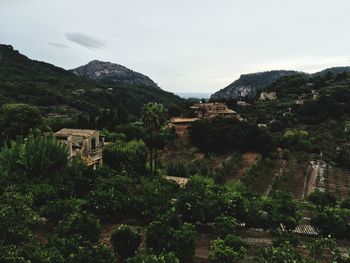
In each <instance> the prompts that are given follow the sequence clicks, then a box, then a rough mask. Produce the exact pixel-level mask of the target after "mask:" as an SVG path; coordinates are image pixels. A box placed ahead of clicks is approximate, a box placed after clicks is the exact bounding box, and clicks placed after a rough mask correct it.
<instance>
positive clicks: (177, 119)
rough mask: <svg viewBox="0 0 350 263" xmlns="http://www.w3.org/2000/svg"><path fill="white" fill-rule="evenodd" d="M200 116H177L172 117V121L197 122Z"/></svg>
mask: <svg viewBox="0 0 350 263" xmlns="http://www.w3.org/2000/svg"><path fill="white" fill-rule="evenodd" d="M197 120H198V118H179V117H175V118H172V119H171V123H186V122H195V121H197Z"/></svg>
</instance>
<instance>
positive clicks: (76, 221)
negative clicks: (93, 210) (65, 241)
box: [54, 212, 101, 242]
mask: <svg viewBox="0 0 350 263" xmlns="http://www.w3.org/2000/svg"><path fill="white" fill-rule="evenodd" d="M100 233H101V227H100V223H99V221H98V220H97V219H96V218H95V217H94V216H93V215H91V214H88V213H87V212H75V213H73V214H70V215H69V216H67V217H66V218H65V219H64V220H63V221H60V222H59V224H58V225H57V226H56V227H55V229H54V236H55V238H57V237H58V238H76V239H77V240H79V241H90V242H96V241H97V240H98V239H99V236H100Z"/></svg>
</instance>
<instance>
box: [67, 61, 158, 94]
mask: <svg viewBox="0 0 350 263" xmlns="http://www.w3.org/2000/svg"><path fill="white" fill-rule="evenodd" d="M71 72H73V73H74V74H76V75H78V76H82V77H86V78H89V79H94V80H106V81H113V82H119V83H124V84H130V85H144V86H148V87H153V88H157V89H160V88H159V87H158V85H157V84H156V83H155V82H154V81H153V80H151V79H150V78H149V77H147V76H145V75H143V74H141V73H139V72H135V71H133V70H131V69H128V68H126V67H124V66H122V65H119V64H114V63H111V62H103V61H99V60H93V61H90V62H89V63H88V64H86V65H84V66H80V67H77V68H75V69H72V70H71Z"/></svg>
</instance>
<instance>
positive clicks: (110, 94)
mask: <svg viewBox="0 0 350 263" xmlns="http://www.w3.org/2000/svg"><path fill="white" fill-rule="evenodd" d="M0 57H1V59H0V106H1V105H2V104H5V103H27V104H30V105H34V106H38V107H39V108H40V109H41V111H42V113H43V114H45V115H48V114H57V115H60V114H61V115H62V114H63V115H69V116H77V115H78V114H89V113H94V114H97V113H98V112H99V111H100V110H102V109H113V108H116V107H121V108H124V109H125V110H127V111H128V113H129V114H130V115H132V116H134V117H135V118H136V117H137V116H139V114H140V111H141V109H142V106H143V105H144V104H146V103H148V102H158V103H162V104H164V105H165V106H166V107H168V108H169V107H171V106H178V105H182V103H183V102H184V100H183V99H181V98H180V97H179V96H176V95H174V94H173V93H170V92H167V91H164V90H161V89H158V88H154V87H150V86H145V85H142V84H138V85H132V84H124V83H119V82H118V83H116V82H108V81H96V80H91V79H88V78H84V77H79V76H77V75H75V74H74V73H73V72H71V71H68V70H65V69H63V68H60V67H56V66H55V65H52V64H49V63H46V62H42V61H37V60H33V59H30V58H28V57H27V56H25V55H23V54H21V53H20V52H19V51H17V50H15V49H14V48H13V47H12V46H10V45H2V44H0Z"/></svg>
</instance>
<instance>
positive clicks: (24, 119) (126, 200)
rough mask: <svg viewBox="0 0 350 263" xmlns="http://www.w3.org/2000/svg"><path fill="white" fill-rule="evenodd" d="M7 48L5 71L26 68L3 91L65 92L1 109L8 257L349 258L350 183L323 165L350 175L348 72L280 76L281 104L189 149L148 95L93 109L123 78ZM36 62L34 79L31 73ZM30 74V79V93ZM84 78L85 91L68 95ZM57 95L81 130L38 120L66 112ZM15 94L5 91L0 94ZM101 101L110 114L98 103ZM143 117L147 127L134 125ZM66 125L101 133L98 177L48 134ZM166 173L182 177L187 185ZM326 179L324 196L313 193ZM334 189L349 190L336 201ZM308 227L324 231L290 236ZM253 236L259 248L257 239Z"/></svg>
mask: <svg viewBox="0 0 350 263" xmlns="http://www.w3.org/2000/svg"><path fill="white" fill-rule="evenodd" d="M2 49H3V47H2ZM5 49H6V50H8V48H5ZM7 52H9V53H8V54H7V56H8V58H6V56H5V59H4V61H5V62H6V63H5V62H1V63H4V64H3V65H2V66H0V67H5V66H4V65H6V67H7V68H11V67H10V65H12V64H11V63H14V62H16V61H17V60H18V61H17V62H16V63H19V64H15V65H16V66H18V65H22V64H23V65H22V66H21V67H20V68H19V70H18V72H22V71H21V70H23V76H22V77H20V78H19V80H18V81H19V82H16V81H17V80H14V78H15V77H13V78H12V77H11V76H8V77H6V79H7V78H8V82H9V83H7V84H6V87H7V85H14V86H15V88H13V90H9V91H8V92H9V93H12V92H18V91H19V90H21V89H23V87H24V86H25V87H27V86H26V85H28V87H31V88H32V89H36V88H38V86H39V87H41V88H42V89H43V90H44V91H48V90H49V89H51V86H50V88H48V86H46V85H47V82H45V79H47V78H49V76H52V75H53V74H55V76H56V77H57V79H55V78H53V79H51V80H50V81H51V82H50V83H51V84H52V87H55V88H57V87H58V86H59V87H61V89H57V90H54V91H52V92H53V93H54V94H51V93H50V94H51V97H50V100H51V99H52V100H53V101H48V102H45V103H47V104H45V105H44V104H43V103H44V100H43V99H42V98H43V97H40V101H37V96H35V93H34V91H33V90H30V92H31V93H28V92H27V91H26V89H23V93H21V94H22V95H23V101H24V100H28V101H27V102H28V103H30V105H37V106H38V107H39V108H36V107H34V106H30V105H25V104H18V103H17V102H18V101H19V102H22V100H20V99H19V97H20V96H19V94H17V95H16V96H17V97H16V96H14V97H13V98H14V99H13V101H11V102H15V104H4V105H2V106H1V109H0V125H1V128H2V129H1V138H0V139H1V141H2V142H6V143H5V144H4V146H3V147H2V148H1V149H0V235H1V236H2V240H1V241H0V261H1V262H5V263H10V262H20V263H21V262H23V263H24V262H26V263H31V262H33V263H34V262H39V263H63V262H68V263H81V262H87V263H90V262H91V263H92V262H94V263H107V262H108V263H110V262H127V263H141V262H155V263H168V262H170V263H177V262H180V263H187V262H193V261H194V260H197V261H198V260H200V259H201V257H203V255H202V254H201V253H202V252H203V250H205V249H206V250H205V253H206V254H205V256H204V257H206V258H208V255H210V258H211V259H208V260H213V261H215V260H216V261H220V262H236V261H239V260H248V261H249V260H252V259H253V261H254V262H313V261H315V260H316V261H320V262H322V260H331V261H333V262H348V255H346V253H344V252H343V250H340V249H338V247H339V246H345V247H346V246H347V241H348V239H349V237H350V227H349V222H348V220H349V218H350V210H349V207H350V205H349V199H345V198H343V197H344V196H346V195H345V194H346V193H345V194H344V191H346V189H348V188H347V187H343V186H342V185H341V184H340V183H339V182H343V183H344V184H347V183H348V178H347V177H346V175H347V173H344V174H341V173H340V172H339V171H343V170H337V171H336V172H335V171H334V170H333V172H332V174H330V173H331V172H330V170H329V169H328V168H329V166H330V165H332V166H333V167H336V166H342V167H343V168H342V169H345V168H344V167H348V159H349V158H348V155H349V154H348V153H349V150H348V146H347V142H348V140H349V139H350V137H349V136H350V134H349V131H348V128H349V127H348V126H349V125H348V120H347V118H348V114H349V111H348V110H349V109H348V104H349V101H348V100H349V98H350V96H349V94H348V92H349V89H348V88H349V86H348V84H350V79H349V77H348V76H347V75H346V74H345V75H344V74H342V75H341V76H329V74H325V75H324V76H318V77H314V78H305V77H304V76H303V75H293V76H289V77H286V78H283V79H280V80H279V81H278V82H276V83H275V84H274V85H272V86H271V87H268V88H267V89H266V90H267V91H276V92H277V94H278V98H277V100H275V101H252V102H251V103H252V105H250V106H246V107H245V108H244V107H241V108H239V109H237V111H239V114H241V116H243V117H244V118H246V119H247V121H238V120H236V119H233V118H214V119H211V120H200V121H197V122H195V123H194V124H193V126H192V128H191V129H190V134H189V136H190V139H191V140H190V142H189V143H188V144H186V142H181V141H180V140H178V138H177V136H176V134H175V133H174V130H172V129H170V128H169V127H167V125H166V124H167V118H168V117H167V112H169V111H170V110H169V111H167V109H166V107H165V106H164V105H162V104H159V103H148V102H149V101H152V100H148V97H147V94H148V93H147V92H146V94H144V97H142V96H141V95H140V96H141V97H142V99H140V100H138V99H137V98H140V97H138V95H137V96H135V97H132V96H131V97H130V98H129V96H130V94H129V90H128V92H126V93H125V94H123V96H124V97H123V96H122V97H123V98H124V99H125V98H126V97H127V98H129V99H130V100H129V101H128V102H127V103H128V105H131V104H133V103H135V108H133V110H131V111H129V108H128V107H127V106H125V107H124V106H123V105H124V104H122V103H121V104H120V105H121V107H123V108H119V105H118V107H116V106H113V105H115V103H116V102H117V99H116V97H114V99H115V101H113V102H112V101H109V97H108V96H109V95H108V96H107V95H106V96H107V97H108V99H107V98H106V97H103V96H101V97H98V98H97V99H96V101H95V102H93V100H90V99H91V97H90V95H91V94H94V92H97V93H98V94H99V92H104V91H105V90H104V89H106V88H107V87H110V86H109V85H113V87H114V88H115V87H117V85H118V84H110V83H95V82H92V81H87V80H83V79H79V78H77V77H75V76H72V75H70V73H67V72H66V71H64V70H61V69H57V68H55V67H53V66H49V65H47V64H43V63H38V62H33V61H29V60H28V59H26V58H23V57H22V56H21V55H19V54H17V55H14V54H13V55H11V56H12V57H11V59H9V56H10V55H9V54H12V53H13V51H11V50H10V51H9V50H8V51H7ZM16 59H17V60H16ZM11 61H12V62H11ZM6 67H5V68H6ZM30 67H33V68H34V69H35V70H37V72H38V75H35V76H34V77H33V74H32V73H33V72H32V71H28V72H27V70H29V68H30ZM42 68H45V70H46V71H44V72H45V74H44V73H43V72H41V71H40V70H39V69H42ZM12 70H13V68H12ZM24 72H26V73H24ZM29 72H30V74H29ZM4 74H5V75H6V74H7V75H8V74H10V73H9V71H8V70H4V71H1V73H0V84H1V85H2V82H1V81H3V79H4V76H5V75H4ZM7 75H6V76H7ZM29 75H31V78H36V81H35V82H34V80H32V81H33V83H34V84H32V85H29V84H28V83H29V81H28V79H27V78H29ZM18 83H21V84H18ZM35 83H40V85H39V84H38V85H37V84H35ZM45 83H46V84H45ZM82 83H84V84H86V87H85V88H84V89H85V93H82V94H80V95H77V94H75V95H73V93H71V91H72V90H75V89H77V88H78V87H80V86H79V85H81V84H82ZM17 84H18V85H17ZM1 85H0V91H1V90H2V89H1V87H2V86H1ZM16 85H17V86H16ZM65 85H67V86H65ZM69 85H72V87H70V86H69ZM34 87H35V88H34ZM44 87H45V88H44ZM128 88H129V87H128ZM134 88H135V89H136V87H133V88H132V87H130V92H131V91H132V90H133V89H134ZM96 89H97V90H96ZM98 89H101V90H102V91H101V90H100V91H98ZM115 90H117V89H115ZM121 90H122V88H121ZM145 90H147V89H145ZM312 90H314V91H312ZM139 91H140V90H138V92H139ZM316 91H317V92H316ZM6 92H7V91H6ZM118 92H119V91H118ZM152 92H153V91H152ZM157 92H161V91H157ZM56 93H57V94H58V93H59V94H60V96H62V97H60V96H58V97H56V99H57V100H58V99H60V102H59V103H61V104H62V105H66V104H65V103H68V102H67V100H68V99H69V100H70V99H72V98H74V99H72V101H71V102H69V103H73V102H74V103H73V104H74V106H73V104H72V105H70V106H69V107H70V109H69V111H70V110H72V109H73V111H75V113H74V114H73V115H74V117H73V118H75V119H74V120H73V119H72V120H73V122H71V120H68V119H70V118H71V116H73V115H69V116H68V119H67V120H65V121H62V122H55V121H54V120H53V119H52V118H51V117H50V118H47V117H42V115H41V114H43V115H44V116H47V115H46V114H47V113H48V112H49V108H50V107H52V106H53V108H54V110H57V109H58V108H59V106H58V104H57V103H58V102H57V101H56V99H55V97H54V95H55V94H56ZM90 93H91V94H90ZM29 94H32V95H33V96H31V99H32V100H29V98H28V96H29ZM43 94H46V93H45V92H44V93H43ZM57 94H56V95H57ZM87 94H89V95H87ZM10 95H11V94H10ZM10 95H9V96H10ZM95 95H96V94H94V96H95ZM314 95H315V96H314ZM113 96H114V95H111V98H112V99H111V100H113ZM279 96H283V97H279ZM38 97H39V96H38ZM8 98H9V97H7V95H6V96H4V95H3V93H0V100H1V99H3V100H4V102H6V103H7V102H8ZM144 98H146V99H144ZM296 99H300V100H301V99H303V100H304V102H303V104H296V103H295V100H296ZM171 100H172V99H171ZM146 102H147V104H145V103H146ZM84 103H85V104H84ZM94 103H96V104H94ZM100 103H101V104H100ZM103 103H106V104H105V105H106V106H107V107H110V106H111V107H110V109H109V110H107V109H105V110H104V109H102V108H101V105H103ZM123 103H126V102H123ZM329 103H330V104H329ZM61 104H60V105H61ZM139 104H140V105H141V104H142V106H140V105H139ZM144 104H145V105H144ZM325 104H327V105H328V104H329V105H331V106H332V107H334V109H335V111H336V113H334V112H332V110H329V109H327V110H326V109H325ZM81 105H83V106H82V108H80V109H77V108H75V107H80V106H81ZM84 105H85V106H84ZM179 105H180V108H181V103H180V104H179ZM139 106H140V107H139ZM172 106H174V105H172ZM174 107H177V106H176V105H175V106H174ZM174 107H172V110H171V111H172V112H173V113H174V112H177V110H178V109H174ZM136 108H137V110H135V109H136ZM289 108H290V109H289ZM39 109H40V110H39ZM88 109H93V110H92V111H90V110H88ZM124 110H126V111H127V112H126V111H124ZM134 110H135V112H134ZM136 111H137V112H136ZM82 112H84V114H85V116H82V115H80V114H81V113H82ZM140 113H141V114H140ZM84 114H83V115H84ZM78 116H80V117H78ZM86 116H88V117H87V118H86ZM135 116H140V120H141V121H140V122H131V121H134V120H135ZM133 118H134V119H133ZM109 120H110V121H109ZM67 123H68V124H69V123H70V124H71V125H72V127H77V126H78V127H87V128H98V129H104V133H105V135H106V141H107V142H108V143H107V144H106V145H105V147H104V150H103V161H104V164H103V165H102V166H100V167H97V168H96V170H93V169H90V168H88V167H86V166H85V165H84V163H83V162H81V161H77V160H72V159H67V150H66V147H65V146H64V144H62V143H61V142H60V141H57V140H56V139H55V138H54V137H51V136H50V135H49V134H46V132H47V131H49V130H50V128H51V129H56V128H58V127H60V125H66V124H67ZM258 124H266V127H265V126H263V127H262V126H261V125H260V127H259V126H258ZM47 125H48V126H50V127H46V126H47ZM75 125H77V126H75ZM53 127H55V128H53ZM321 153H322V154H321ZM309 161H313V162H310V163H309ZM326 162H327V163H326ZM324 164H325V165H324ZM317 167H318V169H319V170H317ZM321 168H322V169H324V170H322V169H321ZM337 168H339V167H337ZM339 169H340V168H339ZM320 171H323V173H321V172H320ZM318 173H321V175H322V178H320V175H319V174H318ZM165 175H171V176H182V177H187V178H186V180H184V182H185V183H183V184H182V183H181V185H179V184H178V183H176V182H175V181H170V180H167V179H166V177H165ZM313 180H314V181H313ZM320 181H322V183H324V184H325V185H327V187H328V188H327V187H325V191H318V190H315V189H314V188H317V187H318V183H320ZM330 185H333V186H334V185H335V186H336V187H335V188H336V190H337V191H338V192H339V193H341V194H333V193H332V192H331V191H330V190H329V189H331V186H330ZM297 188H298V189H297ZM333 188H334V187H333ZM300 189H302V190H301V191H300ZM334 191H335V190H334ZM341 191H342V192H341ZM300 192H301V193H302V194H300ZM307 196H308V197H307ZM307 217H308V218H310V221H309V222H307V223H305V222H304V221H305V220H307V219H306V218H307ZM302 224H310V225H311V226H313V227H314V229H315V230H317V231H318V235H319V236H318V237H313V236H309V237H307V238H305V237H303V236H301V235H300V236H299V235H297V234H296V233H294V232H293V231H294V230H295V229H296V228H297V227H298V226H299V225H302ZM135 229H136V230H135ZM256 229H259V230H256ZM252 232H253V234H252ZM252 237H253V239H254V238H255V239H261V240H265V243H264V244H263V245H261V244H255V243H254V241H252ZM341 239H342V240H341ZM203 240H204V241H203ZM340 240H341V241H340ZM202 243H205V244H206V248H205V249H203V246H202V247H200V246H201V244H202ZM197 248H199V249H197ZM209 249H210V251H208V250H209ZM340 251H342V253H340Z"/></svg>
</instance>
